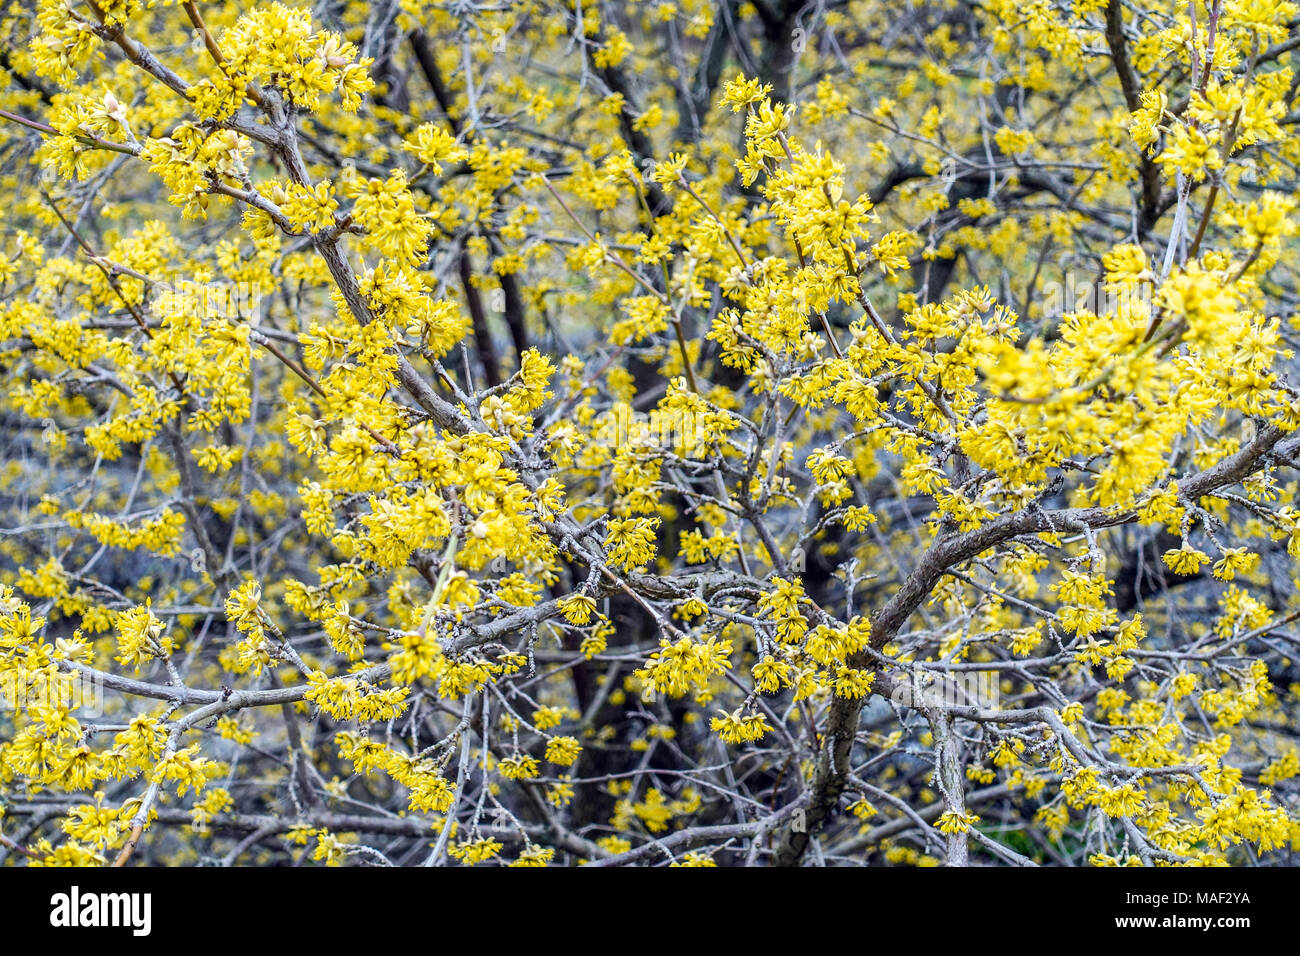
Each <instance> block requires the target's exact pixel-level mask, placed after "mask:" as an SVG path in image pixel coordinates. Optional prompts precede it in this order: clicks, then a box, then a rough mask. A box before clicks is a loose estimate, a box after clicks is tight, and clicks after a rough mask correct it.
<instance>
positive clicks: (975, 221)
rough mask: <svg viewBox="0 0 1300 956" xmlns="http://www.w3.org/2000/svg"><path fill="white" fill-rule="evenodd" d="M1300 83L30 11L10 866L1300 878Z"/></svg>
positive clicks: (6, 252)
mask: <svg viewBox="0 0 1300 956" xmlns="http://www.w3.org/2000/svg"><path fill="white" fill-rule="evenodd" d="M1298 20H1300V8H1298V7H1297V5H1296V4H1294V3H1291V2H1279V0H1208V2H1205V0H1197V2H1193V3H1190V4H1178V5H1170V4H1166V3H1157V2H1154V0H1109V2H1106V0H1081V2H1077V3H1073V4H1052V3H1046V2H1030V3H1023V2H1016V3H1013V2H1010V0H989V2H987V3H984V4H979V5H971V4H965V3H958V2H953V0H933V2H926V3H921V4H913V5H906V6H902V7H900V6H899V5H897V4H890V3H883V2H872V0H853V2H847V3H846V2H802V0H746V2H736V0H722V2H717V3H706V2H704V0H653V2H645V3H618V2H613V0H610V2H591V0H561V2H554V0H521V2H518V3H513V4H491V3H474V2H469V0H449V2H443V3H434V4H415V3H406V2H403V3H391V4H363V3H338V4H318V5H315V6H314V7H311V8H309V7H306V6H291V5H283V4H280V3H273V2H272V3H257V4H254V3H251V2H249V3H247V4H241V3H229V2H212V3H207V2H203V3H199V2H181V3H175V2H169V0H163V2H158V3H154V2H150V3H148V4H144V3H140V2H137V0H107V2H105V0H81V2H72V3H65V2H63V0H37V3H36V4H35V5H34V8H33V7H32V6H30V5H24V4H19V3H14V4H11V5H9V7H8V9H7V11H6V12H5V13H4V14H3V17H2V19H0V23H2V24H3V28H2V32H0V189H3V191H4V194H5V196H6V202H5V203H4V204H3V206H0V240H2V242H0V297H2V299H0V348H2V349H3V353H2V355H0V377H2V379H3V389H2V390H0V396H2V398H0V403H2V411H3V415H4V431H3V433H2V434H3V437H2V440H3V443H4V449H5V459H6V460H5V468H4V471H3V483H2V484H0V528H2V529H3V535H2V536H0V554H2V555H3V570H2V577H0V581H3V585H2V586H0V677H3V684H4V689H5V693H6V695H7V702H8V703H10V704H11V706H9V707H8V708H7V709H6V711H5V712H4V713H3V714H0V808H3V815H0V855H2V856H3V858H4V859H7V860H8V861H9V862H13V863H27V864H30V865H52V864H91V863H102V864H116V865H124V864H126V863H128V862H149V863H171V864H175V863H193V862H199V861H217V862H224V863H227V864H241V865H250V864H278V863H286V862H292V861H296V860H300V859H304V858H305V859H307V860H308V861H318V862H320V863H324V864H340V863H350V864H355V865H375V864H384V863H393V864H401V863H428V864H431V865H443V864H448V863H453V862H454V863H457V864H460V865H473V864H506V863H508V864H509V865H520V866H533V865H547V864H572V863H577V862H591V863H595V864H599V865H621V864H652V865H661V864H666V863H671V864H673V865H715V864H717V865H735V864H745V863H751V864H752V863H760V864H769V863H770V864H778V865H798V864H804V863H831V864H841V863H851V862H870V863H885V862H887V863H894V864H914V865H929V864H935V863H941V862H943V863H949V864H954V865H961V864H965V863H967V862H968V861H969V862H983V863H990V862H991V863H1023V862H1027V861H1034V862H1041V863H1053V864H1076V863H1091V864H1127V863H1136V864H1143V865H1166V864H1185V863H1190V864H1224V863H1226V864H1247V863H1269V862H1274V861H1276V860H1277V859H1278V858H1279V856H1280V855H1281V853H1280V852H1279V851H1281V852H1282V853H1284V852H1286V851H1288V850H1289V849H1291V848H1294V846H1295V844H1296V843H1297V841H1300V816H1297V813H1298V812H1300V810H1298V807H1300V789H1297V785H1296V781H1297V777H1298V775H1300V753H1298V751H1297V732H1296V730H1295V728H1296V726H1297V709H1298V708H1300V674H1297V670H1296V665H1295V664H1294V662H1293V660H1292V655H1293V645H1294V644H1295V643H1296V640H1297V638H1296V637H1295V634H1296V633H1297V631H1296V629H1295V628H1294V627H1293V623H1294V622H1295V620H1296V619H1297V617H1300V604H1298V603H1297V598H1296V584H1297V583H1300V582H1297V579H1296V573H1297V569H1296V564H1295V561H1296V559H1297V558H1300V510H1297V509H1296V508H1295V506H1294V500H1295V495H1296V489H1297V478H1298V476H1297V474H1296V470H1297V468H1300V435H1298V434H1297V426H1300V390H1298V389H1297V387H1296V385H1295V384H1293V383H1294V382H1295V381H1296V379H1295V374H1296V368H1295V362H1294V355H1293V352H1292V351H1291V348H1292V347H1293V346H1294V343H1295V335H1296V333H1297V322H1296V320H1295V318H1294V314H1295V308H1296V299H1297V294H1296V292H1295V289H1296V275H1295V270H1294V267H1293V265H1292V262H1293V261H1294V258H1295V251H1296V243H1295V239H1294V234H1295V232H1296V218H1295V205H1296V194H1295V189H1294V179H1295V175H1296V170H1295V166H1296V164H1297V163H1298V162H1300V138H1297V137H1295V136H1294V135H1292V127H1293V125H1294V123H1295V122H1296V118H1297V116H1300V114H1297V113H1296V112H1294V111H1293V110H1294V98H1295V91H1296V87H1297V83H1296V80H1295V78H1294V74H1293V71H1292V66H1291V63H1292V58H1293V56H1294V53H1293V48H1294V47H1296V46H1297V43H1296V42H1295V40H1294V39H1293V37H1292V34H1291V30H1292V29H1293V26H1294V24H1295V23H1296V22H1297V21H1298ZM1288 253H1290V255H1288ZM74 685H75V686H76V687H77V688H79V689H80V691H82V693H80V694H73V693H72V689H73V687H74ZM37 689H40V690H41V691H42V692H41V693H36V690H37ZM87 690H93V691H94V693H93V694H89V695H87V694H86V693H85V691H87Z"/></svg>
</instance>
